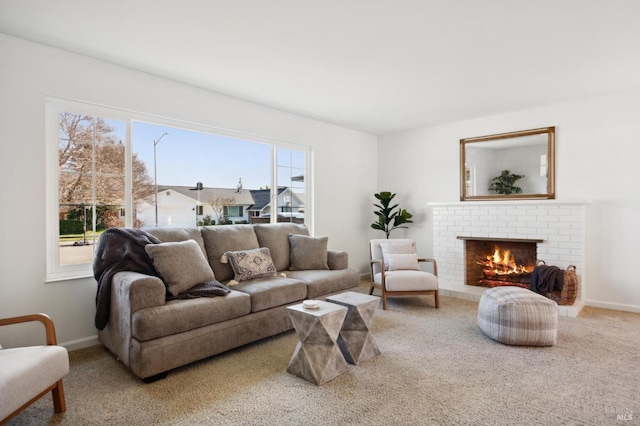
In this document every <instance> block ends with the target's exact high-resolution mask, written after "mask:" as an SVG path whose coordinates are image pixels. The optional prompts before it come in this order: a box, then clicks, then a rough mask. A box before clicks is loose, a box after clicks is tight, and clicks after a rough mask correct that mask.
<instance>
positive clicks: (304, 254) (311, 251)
mask: <svg viewBox="0 0 640 426" xmlns="http://www.w3.org/2000/svg"><path fill="white" fill-rule="evenodd" d="M328 241H329V238H328V237H309V236H306V235H297V234H289V244H290V245H291V266H289V269H290V270H291V271H306V270H314V269H329V265H328V263H327V242H328Z"/></svg>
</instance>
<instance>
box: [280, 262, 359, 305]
mask: <svg viewBox="0 0 640 426" xmlns="http://www.w3.org/2000/svg"><path fill="white" fill-rule="evenodd" d="M287 277H288V278H294V279H297V280H301V281H304V282H305V283H306V284H307V299H315V298H318V297H320V296H326V295H328V294H332V293H338V292H340V291H344V290H348V289H352V288H354V287H357V286H358V284H359V282H360V276H359V275H358V272H356V270H355V269H352V268H348V269H340V270H337V271H321V270H314V271H287Z"/></svg>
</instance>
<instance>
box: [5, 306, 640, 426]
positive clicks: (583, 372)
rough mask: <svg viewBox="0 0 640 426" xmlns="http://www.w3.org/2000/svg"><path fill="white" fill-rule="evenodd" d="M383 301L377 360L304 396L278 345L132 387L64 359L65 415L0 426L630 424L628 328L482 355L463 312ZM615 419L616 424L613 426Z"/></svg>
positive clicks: (581, 326)
mask: <svg viewBox="0 0 640 426" xmlns="http://www.w3.org/2000/svg"><path fill="white" fill-rule="evenodd" d="M441 301H442V303H441V308H440V309H438V310H436V309H434V308H433V298H431V297H421V298H398V299H393V300H392V301H391V302H390V304H389V307H390V309H389V310H388V311H382V308H380V309H379V311H378V312H377V313H376V317H375V318H374V322H373V327H372V328H373V332H374V336H375V338H376V340H377V342H378V346H379V347H380V350H381V351H382V354H381V355H379V356H378V357H376V358H374V359H373V360H371V361H368V362H366V363H364V364H362V365H360V366H357V367H356V366H350V367H349V372H348V373H346V374H343V375H342V376H339V377H338V378H336V379H334V380H332V381H330V382H328V383H326V384H325V385H323V386H321V387H318V386H315V385H313V384H311V383H308V382H306V381H304V380H302V379H300V378H297V377H295V376H292V375H290V374H288V373H287V372H286V371H285V370H286V367H287V364H288V362H289V358H290V356H291V353H292V351H293V348H294V347H295V344H296V341H297V339H296V336H295V334H294V332H289V333H285V334H283V335H280V336H276V337H273V338H270V339H267V340H264V341H262V342H259V343H256V344H253V345H249V346H246V347H244V348H241V349H238V350H234V351H231V352H228V353H226V354H223V355H220V356H216V357H213V358H211V359H208V360H204V361H201V362H198V363H195V364H192V365H190V366H187V367H183V368H180V369H177V370H174V371H173V372H171V373H170V374H169V376H168V377H167V378H166V379H164V380H161V381H158V382H155V383H152V384H149V385H147V384H144V383H143V382H142V381H140V380H139V379H137V378H135V377H134V376H133V375H131V374H130V373H129V372H128V371H127V370H126V369H125V368H124V367H123V366H122V365H121V364H119V363H118V361H116V359H115V358H114V357H113V356H112V355H111V354H110V353H108V352H107V351H106V350H105V349H103V348H102V347H92V348H87V349H83V350H80V351H75V352H73V353H71V373H70V375H69V376H68V377H67V378H66V379H65V381H64V386H65V391H66V399H67V412H66V413H64V414H59V415H55V414H53V407H52V405H53V404H52V403H51V398H50V397H49V396H47V397H45V398H43V399H41V400H40V401H38V402H37V403H36V404H34V405H33V406H32V407H30V408H29V409H27V410H26V411H25V412H23V413H22V414H21V415H19V416H18V417H16V418H15V419H13V420H12V421H11V422H10V423H9V424H11V425H21V424H36V425H43V424H68V425H197V424H211V425H261V424H265V425H266V424H278V425H283V424H295V425H301V424H312V425H321V424H331V425H343V424H361V425H421V424H435V425H449V424H451V425H536V424H539V425H560V424H562V425H607V424H625V425H631V424H640V391H639V387H640V368H639V367H640V356H639V355H640V349H639V342H640V314H631V313H623V312H616V311H608V310H601V309H594V308H585V309H584V310H583V313H582V314H581V316H580V317H579V318H560V323H559V330H558V344H557V345H556V346H554V347H550V348H533V347H514V346H505V345H502V344H500V343H496V342H494V341H492V340H490V339H488V338H487V337H485V336H484V335H483V334H482V332H481V331H480V330H479V329H478V327H477V324H476V311H477V303H476V302H471V301H466V300H460V299H453V298H446V297H443V298H441ZM618 414H622V415H624V416H626V418H627V419H629V416H631V419H630V420H626V421H623V420H616V418H617V415H618Z"/></svg>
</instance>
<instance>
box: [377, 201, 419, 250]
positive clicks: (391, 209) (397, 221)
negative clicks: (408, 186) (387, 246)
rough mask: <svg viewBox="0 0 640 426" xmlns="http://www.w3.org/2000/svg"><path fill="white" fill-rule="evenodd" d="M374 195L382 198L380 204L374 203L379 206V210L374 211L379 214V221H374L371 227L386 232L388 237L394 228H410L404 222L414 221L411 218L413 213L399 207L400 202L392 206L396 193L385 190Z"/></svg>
mask: <svg viewBox="0 0 640 426" xmlns="http://www.w3.org/2000/svg"><path fill="white" fill-rule="evenodd" d="M373 195H374V196H375V197H376V198H377V199H378V200H380V204H374V207H377V208H378V210H375V211H374V212H373V213H374V214H375V215H376V216H378V221H377V222H374V223H372V224H371V227H372V228H373V229H377V230H379V231H382V232H384V233H385V235H386V236H387V239H388V238H389V234H390V233H391V231H393V230H394V229H398V228H408V227H407V226H404V224H405V223H413V221H412V220H411V218H412V217H413V215H412V214H411V213H409V212H408V211H407V210H405V209H402V208H400V207H398V204H394V205H393V206H390V204H391V200H393V198H394V197H395V196H396V194H392V193H391V192H388V191H383V192H380V193H378V194H373Z"/></svg>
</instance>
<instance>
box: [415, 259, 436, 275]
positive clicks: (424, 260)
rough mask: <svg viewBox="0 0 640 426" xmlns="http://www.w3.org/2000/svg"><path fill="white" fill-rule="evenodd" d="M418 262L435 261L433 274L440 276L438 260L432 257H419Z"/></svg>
mask: <svg viewBox="0 0 640 426" xmlns="http://www.w3.org/2000/svg"><path fill="white" fill-rule="evenodd" d="M418 262H430V263H433V275H435V276H436V277H437V276H438V262H436V260H435V259H433V258H431V257H423V258H420V259H418Z"/></svg>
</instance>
